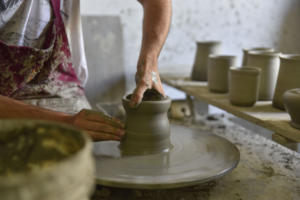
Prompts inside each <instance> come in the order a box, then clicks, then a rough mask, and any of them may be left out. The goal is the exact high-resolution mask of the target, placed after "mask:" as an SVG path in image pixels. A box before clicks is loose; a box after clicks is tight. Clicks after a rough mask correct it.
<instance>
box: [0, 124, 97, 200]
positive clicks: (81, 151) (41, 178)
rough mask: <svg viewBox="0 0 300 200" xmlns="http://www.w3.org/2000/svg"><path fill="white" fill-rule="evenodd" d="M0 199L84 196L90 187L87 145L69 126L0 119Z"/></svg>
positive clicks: (91, 175) (79, 199)
mask: <svg viewBox="0 0 300 200" xmlns="http://www.w3.org/2000/svg"><path fill="white" fill-rule="evenodd" d="M0 127H1V129H0V140H1V147H0V154H1V160H0V174H1V175H0V196H1V198H0V199H1V200H41V199H43V200H53V199H55V200H88V199H90V195H91V192H92V191H93V189H94V177H95V166H94V158H93V157H92V153H91V149H92V143H91V141H90V139H89V138H88V137H87V136H86V135H85V134H84V133H82V132H80V131H78V130H76V129H75V128H73V127H71V126H67V125H64V124H58V123H53V122H46V121H37V120H1V121H0Z"/></svg>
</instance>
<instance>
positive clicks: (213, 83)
mask: <svg viewBox="0 0 300 200" xmlns="http://www.w3.org/2000/svg"><path fill="white" fill-rule="evenodd" d="M236 64H237V59H236V57H235V56H227V55H210V56H209V60H208V66H207V80H208V88H209V90H210V91H212V92H219V93H226V92H228V72H229V68H230V67H233V66H236Z"/></svg>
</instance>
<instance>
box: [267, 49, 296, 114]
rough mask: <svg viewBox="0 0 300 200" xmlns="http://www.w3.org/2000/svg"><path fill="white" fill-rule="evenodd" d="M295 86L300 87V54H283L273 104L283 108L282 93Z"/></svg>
mask: <svg viewBox="0 0 300 200" xmlns="http://www.w3.org/2000/svg"><path fill="white" fill-rule="evenodd" d="M293 88H300V54H289V55H282V56H280V69H279V74H278V79H277V83H276V89H275V94H274V98H273V106H274V107H276V108H279V109H282V110H283V109H284V105H283V102H282V95H283V93H284V92H285V91H287V90H290V89H293Z"/></svg>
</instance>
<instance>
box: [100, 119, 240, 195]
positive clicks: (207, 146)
mask: <svg viewBox="0 0 300 200" xmlns="http://www.w3.org/2000/svg"><path fill="white" fill-rule="evenodd" d="M171 142H172V144H173V148H172V149H171V150H170V152H167V153H160V154H152V155H144V156H123V157H122V156H121V155H120V150H119V147H118V146H119V142H113V141H109V142H97V143H95V146H94V156H95V159H96V169H97V174H96V181H97V183H99V184H101V185H105V186H111V187H120V188H136V189H167V188H177V187H184V186H191V185H196V184H202V183H206V182H209V181H212V180H216V179H218V178H220V177H222V176H223V175H225V174H226V173H228V172H230V171H231V170H233V169H234V168H235V167H236V166H237V164H238V162H239V156H240V155H239V151H238V149H237V148H236V147H235V146H234V145H233V144H232V143H230V142H229V141H227V140H226V139H224V138H221V137H219V136H216V135H213V134H211V133H208V132H204V131H201V130H197V129H192V128H189V127H185V126H180V125H174V124H172V125H171Z"/></svg>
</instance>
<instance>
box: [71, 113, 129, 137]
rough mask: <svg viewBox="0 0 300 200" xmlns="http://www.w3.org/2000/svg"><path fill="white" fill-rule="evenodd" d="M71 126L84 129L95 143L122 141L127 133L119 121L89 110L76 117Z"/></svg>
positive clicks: (73, 118)
mask: <svg viewBox="0 0 300 200" xmlns="http://www.w3.org/2000/svg"><path fill="white" fill-rule="evenodd" d="M71 124H72V125H73V126H75V127H77V128H80V129H82V130H83V131H84V132H86V133H87V134H88V135H90V136H91V138H92V139H93V140H94V141H102V140H121V138H122V137H123V135H124V133H125V130H124V125H123V123H121V122H120V121H119V120H117V119H115V118H111V117H109V116H106V115H104V114H103V113H101V112H97V111H93V110H88V109H83V110H81V111H80V112H79V113H77V114H76V115H74V116H73V117H72V119H71Z"/></svg>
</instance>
